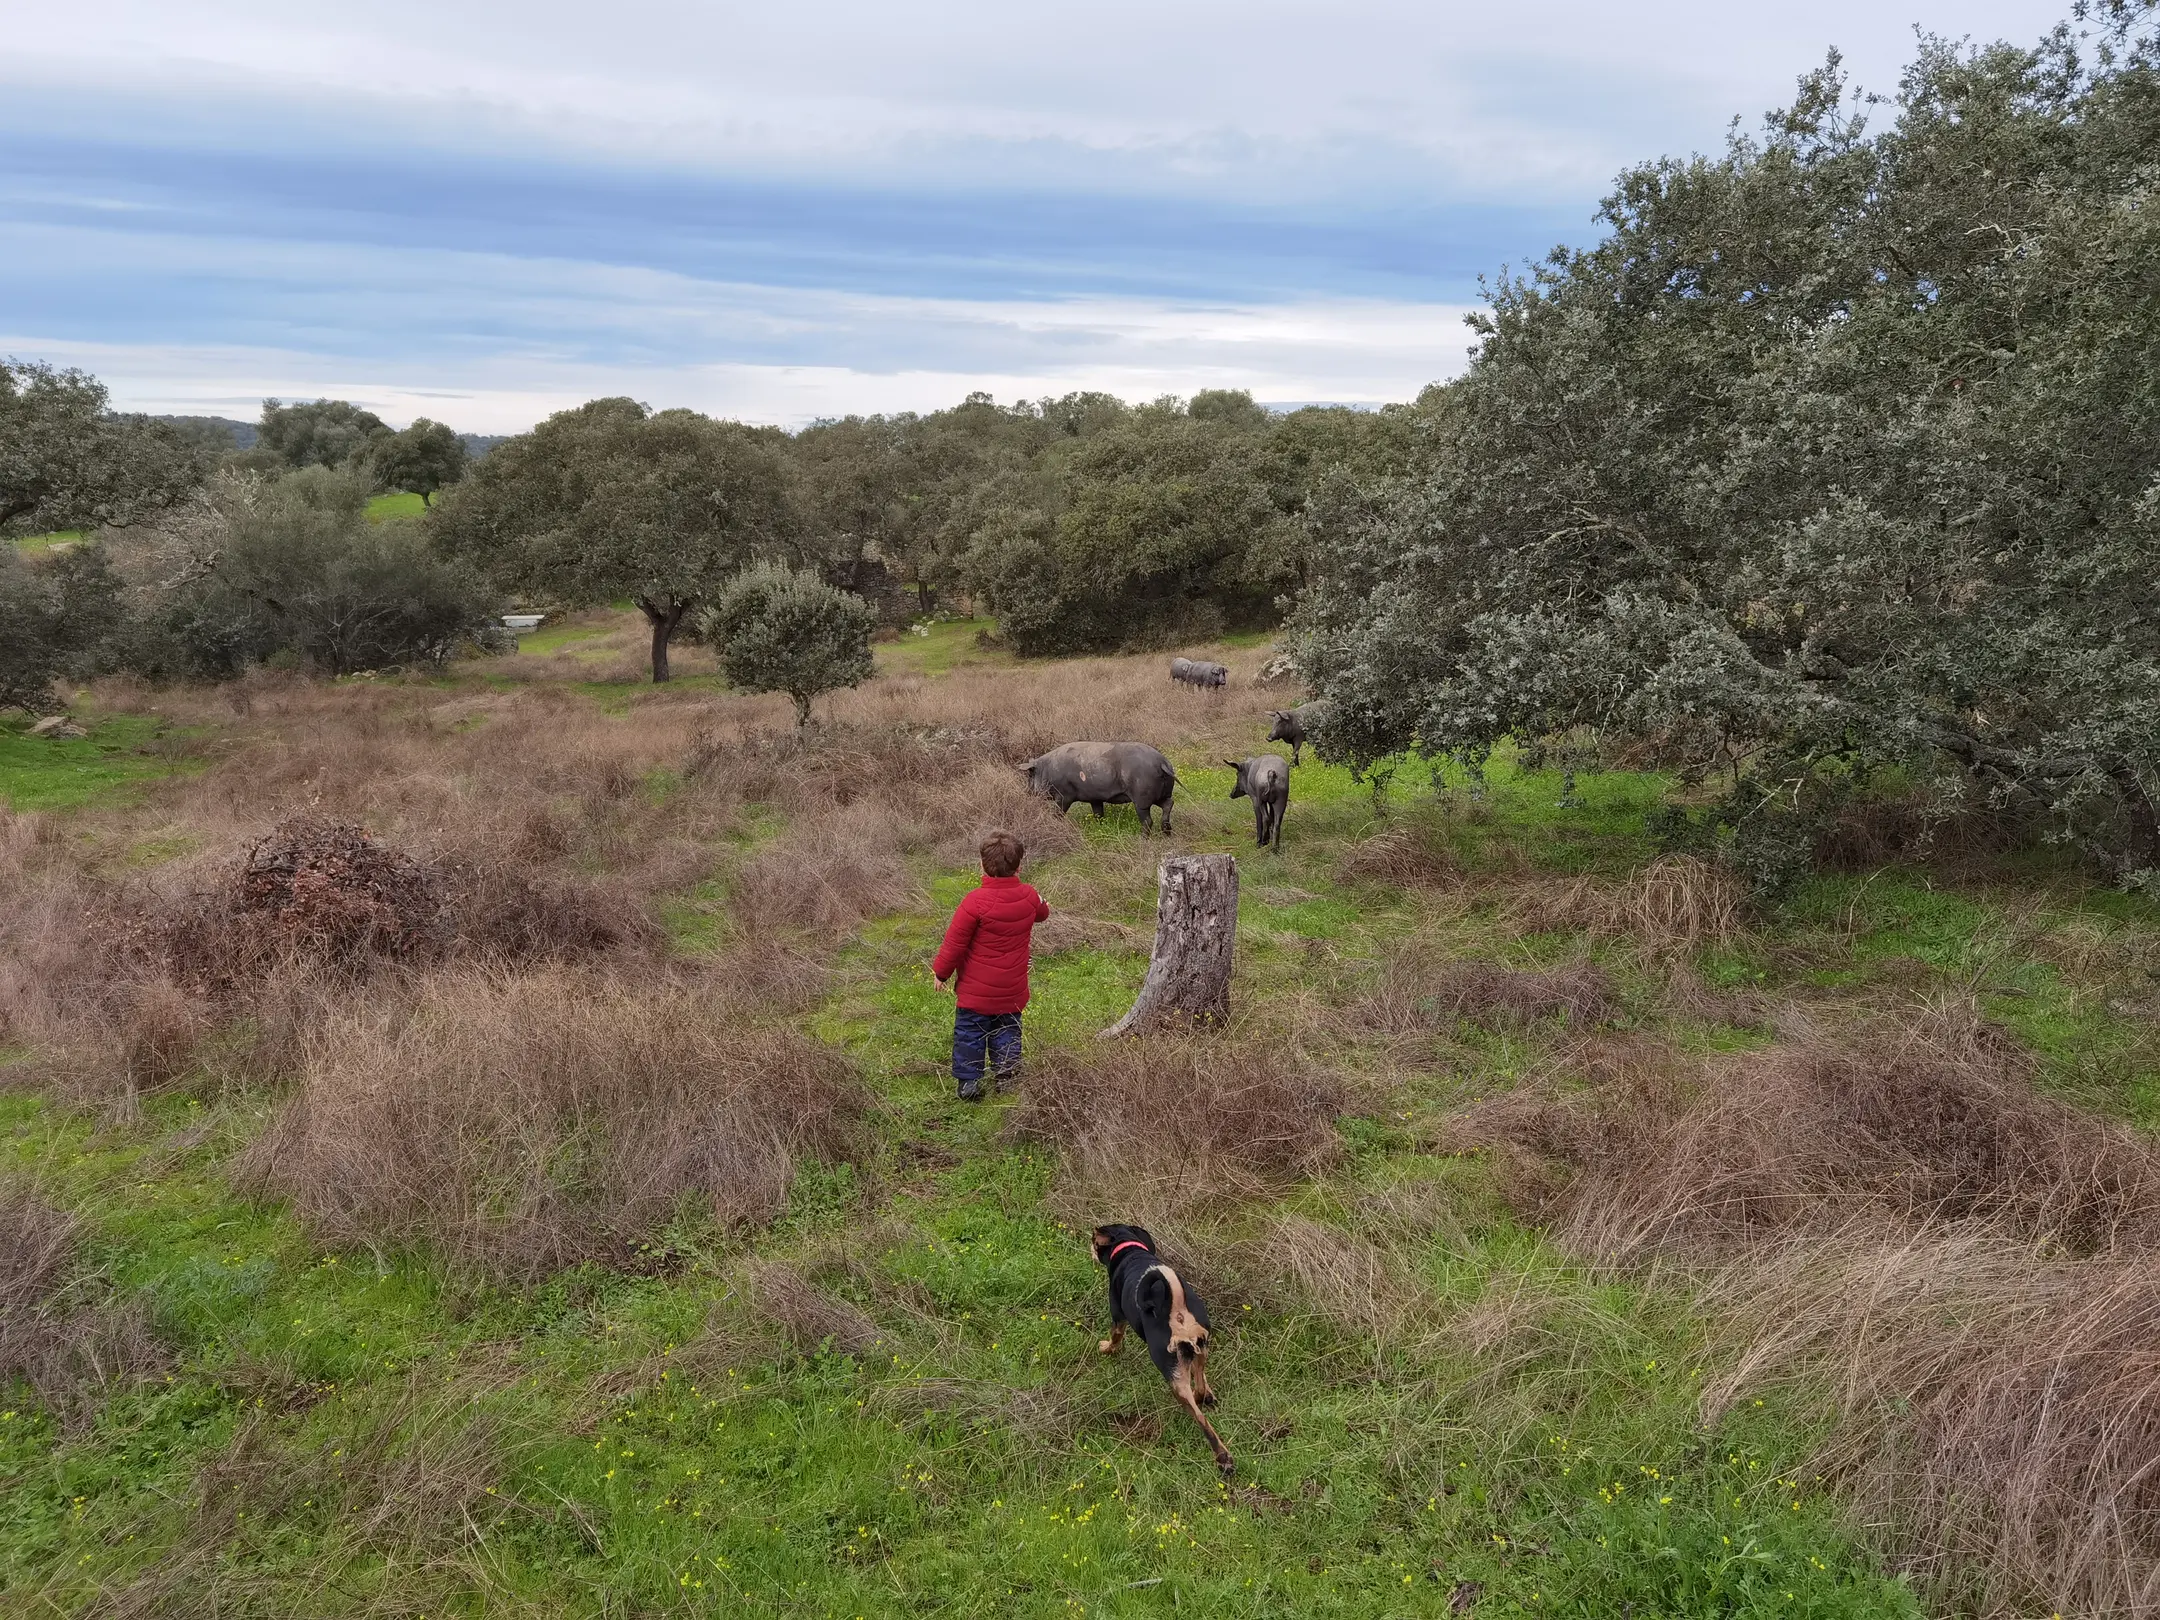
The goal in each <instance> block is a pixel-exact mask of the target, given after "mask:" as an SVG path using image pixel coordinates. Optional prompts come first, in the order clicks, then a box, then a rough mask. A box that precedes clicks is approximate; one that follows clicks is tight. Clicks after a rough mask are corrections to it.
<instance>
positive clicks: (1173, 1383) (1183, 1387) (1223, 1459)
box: [1170, 1360, 1237, 1474]
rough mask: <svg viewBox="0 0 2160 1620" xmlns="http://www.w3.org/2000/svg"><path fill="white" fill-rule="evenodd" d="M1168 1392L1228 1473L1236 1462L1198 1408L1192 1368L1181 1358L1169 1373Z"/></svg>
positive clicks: (1219, 1465) (1216, 1462)
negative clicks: (1198, 1426)
mask: <svg viewBox="0 0 2160 1620" xmlns="http://www.w3.org/2000/svg"><path fill="white" fill-rule="evenodd" d="M1170 1393H1171V1394H1173V1395H1175V1396H1176V1397H1177V1402H1178V1405H1180V1406H1182V1407H1184V1408H1185V1410H1186V1411H1188V1412H1190V1413H1191V1414H1192V1420H1193V1421H1194V1422H1195V1423H1197V1424H1199V1425H1200V1432H1201V1433H1202V1434H1204V1435H1206V1436H1207V1438H1208V1444H1209V1445H1211V1446H1213V1447H1214V1448H1215V1466H1216V1467H1217V1468H1219V1469H1221V1470H1222V1471H1223V1472H1224V1473H1226V1474H1227V1473H1229V1472H1230V1471H1231V1470H1232V1469H1233V1468H1235V1467H1236V1466H1237V1464H1236V1462H1235V1461H1233V1460H1232V1459H1231V1456H1230V1448H1229V1447H1228V1446H1226V1445H1224V1444H1223V1443H1222V1436H1221V1435H1219V1434H1217V1433H1216V1432H1215V1425H1214V1424H1212V1423H1210V1422H1209V1421H1208V1420H1207V1414H1206V1413H1205V1412H1203V1411H1201V1410H1200V1402H1199V1400H1198V1398H1197V1397H1196V1396H1195V1395H1194V1394H1193V1382H1192V1369H1191V1368H1190V1367H1188V1366H1187V1365H1186V1363H1185V1362H1184V1361H1182V1360H1180V1361H1179V1362H1178V1365H1177V1371H1175V1372H1174V1373H1172V1374H1171V1375H1170Z"/></svg>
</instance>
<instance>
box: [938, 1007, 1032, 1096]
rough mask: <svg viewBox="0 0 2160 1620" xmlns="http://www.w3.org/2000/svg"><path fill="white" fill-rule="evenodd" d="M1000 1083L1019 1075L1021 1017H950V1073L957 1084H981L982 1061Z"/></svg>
mask: <svg viewBox="0 0 2160 1620" xmlns="http://www.w3.org/2000/svg"><path fill="white" fill-rule="evenodd" d="M986 1058H987V1059H988V1061H989V1066H990V1068H991V1070H992V1071H993V1072H995V1073H996V1075H997V1077H998V1078H999V1079H1000V1080H1010V1079H1011V1078H1012V1077H1013V1076H1014V1075H1016V1074H1018V1073H1019V1072H1020V1015H1019V1014H1018V1013H1016V1012H1010V1013H984V1012H969V1011H968V1010H967V1008H965V1007H961V1008H959V1009H957V1010H956V1011H955V1012H954V1013H953V1026H952V1072H953V1078H954V1079H955V1080H959V1081H963V1082H965V1081H969V1080H975V1081H980V1080H981V1079H982V1077H983V1064H984V1060H985V1059H986Z"/></svg>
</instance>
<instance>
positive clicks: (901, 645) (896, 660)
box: [876, 619, 1014, 675]
mask: <svg viewBox="0 0 2160 1620" xmlns="http://www.w3.org/2000/svg"><path fill="white" fill-rule="evenodd" d="M918 632H920V633H918ZM996 633H997V621H996V620H994V619H932V620H930V621H928V622H927V623H924V624H920V625H916V626H911V627H909V628H908V629H905V630H903V631H901V633H900V639H899V640H898V641H887V642H880V643H879V644H878V647H877V649H876V651H877V661H878V668H879V670H880V671H893V670H906V671H909V672H911V673H913V674H917V675H943V674H945V673H947V672H948V671H951V670H954V669H959V668H963V667H965V666H969V665H978V664H989V665H997V664H1010V663H1013V662H1014V658H1013V655H1012V653H1011V652H1009V651H1008V650H1006V649H1005V648H1003V647H986V646H984V645H983V644H982V643H981V641H980V639H979V638H980V637H983V636H992V635H995V634H996Z"/></svg>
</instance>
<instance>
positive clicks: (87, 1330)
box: [0, 1183, 171, 1431]
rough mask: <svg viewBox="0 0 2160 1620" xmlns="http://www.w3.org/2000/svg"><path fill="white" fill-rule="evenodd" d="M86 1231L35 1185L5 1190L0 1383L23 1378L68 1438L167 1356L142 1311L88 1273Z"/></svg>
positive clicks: (2, 1186) (0, 1231)
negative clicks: (84, 1246)
mask: <svg viewBox="0 0 2160 1620" xmlns="http://www.w3.org/2000/svg"><path fill="white" fill-rule="evenodd" d="M82 1232H83V1228H82V1223H81V1222H80V1221H78V1220H77V1219H76V1218H75V1217H74V1216H72V1215H70V1214H68V1213H67V1212H66V1211H64V1210H61V1209H59V1208H57V1207H56V1206H54V1205H52V1204H50V1203H47V1202H46V1201H45V1200H44V1199H43V1198H41V1197H39V1196H38V1194H37V1193H36V1192H35V1191H34V1190H33V1189H31V1188H30V1187H28V1186H25V1185H21V1184H19V1183H0V1383H5V1382H6V1381H7V1380H9V1379H12V1378H21V1379H23V1380H24V1381H25V1382H27V1383H28V1384H29V1385H30V1388H31V1390H32V1391H33V1392H34V1393H35V1394H36V1396H37V1398H38V1400H39V1402H40V1403H41V1404H42V1405H43V1406H44V1407H45V1408H46V1410H47V1411H49V1412H51V1413H52V1414H53V1415H54V1416H55V1417H56V1418H57V1419H58V1420H59V1421H60V1423H61V1425H62V1426H63V1427H64V1428H66V1429H68V1430H71V1431H75V1430H80V1429H82V1428H84V1427H86V1426H87V1425H88V1424H89V1422H90V1420H91V1418H92V1417H94V1416H95V1415H96V1413H97V1410H98V1407H99V1406H100V1405H102V1404H103V1402H104V1401H105V1399H106V1398H107V1397H108V1396H109V1395H111V1394H112V1393H114V1392H115V1391H117V1390H121V1389H125V1388H127V1387H129V1386H130V1385H133V1384H136V1383H140V1382H142V1381H144V1380H146V1379H148V1378H151V1377H153V1376H154V1375H156V1374H157V1373H158V1372H160V1371H162V1370H163V1369H164V1368H165V1367H166V1366H167V1365H168V1364H169V1362H170V1359H171V1358H170V1354H169V1352H168V1351H167V1350H166V1347H165V1346H164V1345H163V1344H162V1343H161V1342H160V1341H159V1339H158V1337H157V1334H156V1333H155V1331H154V1330H153V1328H152V1325H151V1320H150V1312H149V1309H148V1307H147V1306H146V1304H145V1303H144V1302H143V1301H141V1300H131V1299H123V1298H119V1297H117V1296H115V1295H114V1294H113V1292H112V1291H111V1289H110V1288H109V1287H108V1286H107V1285H106V1283H105V1280H104V1279H103V1278H102V1277H100V1276H99V1275H97V1274H96V1273H95V1272H93V1271H90V1270H88V1269H86V1268H85V1267H84V1266H83V1264H82V1262H81V1256H80V1253H79V1248H80V1242H81V1238H82Z"/></svg>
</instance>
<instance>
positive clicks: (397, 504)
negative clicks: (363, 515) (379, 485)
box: [367, 490, 427, 523]
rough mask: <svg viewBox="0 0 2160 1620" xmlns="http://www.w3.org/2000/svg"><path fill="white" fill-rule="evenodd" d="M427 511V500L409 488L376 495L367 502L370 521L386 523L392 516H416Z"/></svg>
mask: <svg viewBox="0 0 2160 1620" xmlns="http://www.w3.org/2000/svg"><path fill="white" fill-rule="evenodd" d="M426 512H427V502H425V501H423V500H422V499H421V498H420V497H419V496H418V495H415V494H413V493H412V492H411V491H409V490H397V491H394V492H393V493H391V494H388V495H376V496H373V497H371V498H370V499H369V501H368V503H367V515H368V521H369V522H370V523H385V522H388V521H389V520H390V519H391V518H416V517H420V516H423V515H424V514H425V513H426Z"/></svg>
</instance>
